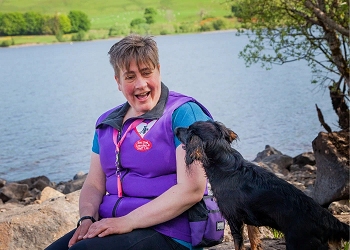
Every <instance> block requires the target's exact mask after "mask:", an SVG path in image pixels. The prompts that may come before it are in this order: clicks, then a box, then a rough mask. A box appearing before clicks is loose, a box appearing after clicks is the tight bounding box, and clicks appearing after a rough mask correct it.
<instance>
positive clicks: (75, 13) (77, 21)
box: [68, 10, 91, 32]
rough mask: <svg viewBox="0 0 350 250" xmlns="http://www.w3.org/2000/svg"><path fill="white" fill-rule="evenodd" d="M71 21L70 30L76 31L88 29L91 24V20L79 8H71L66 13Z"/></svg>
mask: <svg viewBox="0 0 350 250" xmlns="http://www.w3.org/2000/svg"><path fill="white" fill-rule="evenodd" d="M68 17H69V19H70V21H71V25H72V29H71V31H72V32H78V31H80V30H84V31H88V30H89V29H90V26H91V22H90V20H89V18H88V16H87V15H86V14H85V13H84V12H82V11H80V10H71V11H70V12H69V14H68Z"/></svg>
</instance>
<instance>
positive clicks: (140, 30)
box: [130, 23, 150, 35]
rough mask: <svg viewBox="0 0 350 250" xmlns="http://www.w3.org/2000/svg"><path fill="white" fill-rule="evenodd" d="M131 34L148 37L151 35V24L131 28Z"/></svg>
mask: <svg viewBox="0 0 350 250" xmlns="http://www.w3.org/2000/svg"><path fill="white" fill-rule="evenodd" d="M130 33H136V34H139V35H148V34H149V33H150V27H149V24H147V23H141V24H139V25H137V26H134V27H131V29H130Z"/></svg>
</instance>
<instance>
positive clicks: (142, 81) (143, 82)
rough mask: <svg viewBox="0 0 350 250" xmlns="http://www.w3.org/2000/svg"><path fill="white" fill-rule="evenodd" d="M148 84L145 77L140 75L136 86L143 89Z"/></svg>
mask: <svg viewBox="0 0 350 250" xmlns="http://www.w3.org/2000/svg"><path fill="white" fill-rule="evenodd" d="M146 86H147V81H146V79H144V78H143V77H138V78H137V80H136V84H135V88H137V89H142V88H144V87H146Z"/></svg>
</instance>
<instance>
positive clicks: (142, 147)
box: [134, 139, 152, 151]
mask: <svg viewBox="0 0 350 250" xmlns="http://www.w3.org/2000/svg"><path fill="white" fill-rule="evenodd" d="M134 147H135V149H136V150H137V151H147V150H149V149H150V148H151V147H152V143H151V142H150V141H149V140H145V139H141V140H138V141H137V142H135V144H134Z"/></svg>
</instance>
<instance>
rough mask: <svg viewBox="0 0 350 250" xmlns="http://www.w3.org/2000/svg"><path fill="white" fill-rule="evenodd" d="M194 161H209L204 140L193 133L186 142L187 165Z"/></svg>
mask: <svg viewBox="0 0 350 250" xmlns="http://www.w3.org/2000/svg"><path fill="white" fill-rule="evenodd" d="M194 161H200V162H202V163H205V162H206V161H207V156H206V154H205V152H204V145H203V141H202V140H201V138H199V137H198V136H197V135H192V136H191V138H189V140H188V142H187V144H186V158H185V162H186V165H187V166H189V165H190V164H191V163H193V162H194Z"/></svg>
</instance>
